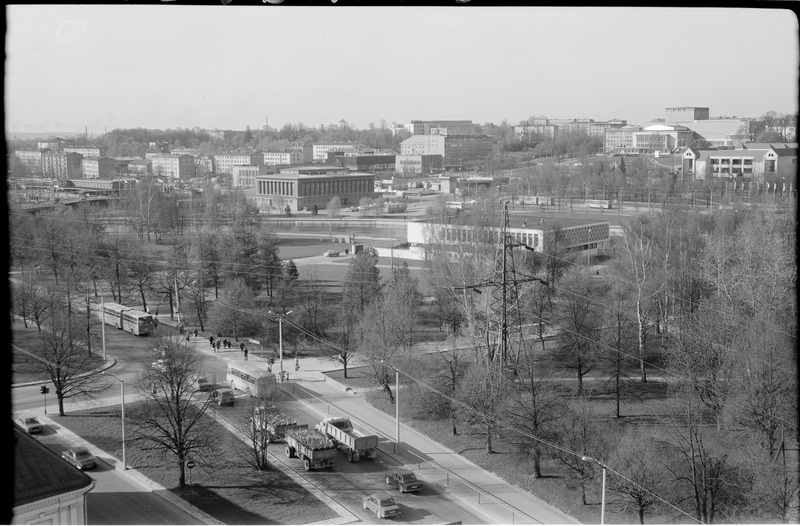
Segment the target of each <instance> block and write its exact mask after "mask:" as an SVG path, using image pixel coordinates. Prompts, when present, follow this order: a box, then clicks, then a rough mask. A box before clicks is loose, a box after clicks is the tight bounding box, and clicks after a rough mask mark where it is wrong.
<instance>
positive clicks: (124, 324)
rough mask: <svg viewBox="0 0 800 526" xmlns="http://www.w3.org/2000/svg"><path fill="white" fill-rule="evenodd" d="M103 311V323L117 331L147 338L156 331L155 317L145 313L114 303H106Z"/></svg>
mask: <svg viewBox="0 0 800 526" xmlns="http://www.w3.org/2000/svg"><path fill="white" fill-rule="evenodd" d="M102 309H103V312H102V313H101V317H102V320H103V323H107V324H108V325H113V326H114V327H116V328H117V329H124V330H126V331H128V332H129V333H131V334H135V335H137V336H146V335H148V334H150V333H151V332H153V331H155V329H156V327H155V324H154V323H153V316H151V315H150V314H148V313H146V312H144V311H141V310H137V309H134V308H131V307H126V306H125V305H120V304H119V303H114V302H104V303H103V308H102Z"/></svg>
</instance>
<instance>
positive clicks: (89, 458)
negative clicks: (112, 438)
mask: <svg viewBox="0 0 800 526" xmlns="http://www.w3.org/2000/svg"><path fill="white" fill-rule="evenodd" d="M61 458H63V459H64V460H66V461H67V462H69V463H70V464H72V465H73V466H75V467H76V468H78V469H80V470H81V471H85V470H87V469H92V468H93V467H95V466H97V458H96V457H95V456H94V455H92V454H91V453H90V452H89V450H88V449H87V448H85V447H76V448H72V449H67V450H66V451H63V452H62V453H61Z"/></svg>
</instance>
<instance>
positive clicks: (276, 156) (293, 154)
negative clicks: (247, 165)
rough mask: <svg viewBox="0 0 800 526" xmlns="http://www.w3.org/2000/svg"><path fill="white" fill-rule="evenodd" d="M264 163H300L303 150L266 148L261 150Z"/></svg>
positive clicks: (274, 164) (275, 164)
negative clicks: (266, 149) (263, 150)
mask: <svg viewBox="0 0 800 526" xmlns="http://www.w3.org/2000/svg"><path fill="white" fill-rule="evenodd" d="M261 155H262V156H263V158H264V164H265V165H270V166H278V165H281V164H300V163H302V162H303V150H302V149H299V150H298V149H294V150H268V151H266V152H261Z"/></svg>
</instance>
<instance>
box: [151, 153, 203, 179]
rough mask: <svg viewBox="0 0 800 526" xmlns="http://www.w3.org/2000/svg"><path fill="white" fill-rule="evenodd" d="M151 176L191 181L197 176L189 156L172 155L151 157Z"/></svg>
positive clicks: (192, 159)
mask: <svg viewBox="0 0 800 526" xmlns="http://www.w3.org/2000/svg"><path fill="white" fill-rule="evenodd" d="M150 161H151V162H152V170H153V174H154V175H157V176H161V177H168V178H170V179H191V178H192V177H194V176H195V175H196V174H197V169H196V167H195V164H194V157H192V156H191V155H173V154H171V153H166V154H160V155H155V156H153V157H152V158H151V159H150Z"/></svg>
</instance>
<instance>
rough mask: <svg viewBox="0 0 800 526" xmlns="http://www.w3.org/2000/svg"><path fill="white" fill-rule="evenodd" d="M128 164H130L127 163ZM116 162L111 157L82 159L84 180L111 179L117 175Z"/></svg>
mask: <svg viewBox="0 0 800 526" xmlns="http://www.w3.org/2000/svg"><path fill="white" fill-rule="evenodd" d="M128 164H130V163H128ZM117 165H118V161H117V160H116V159H114V158H112V157H107V156H106V157H84V158H83V159H81V170H82V171H83V178H84V179H112V178H113V177H114V176H115V175H117Z"/></svg>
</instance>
